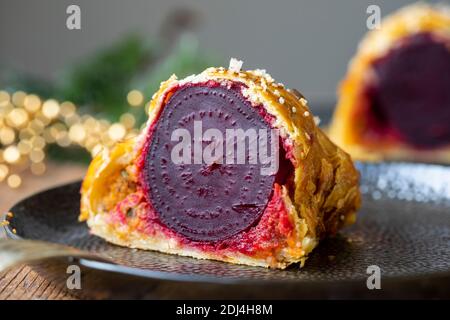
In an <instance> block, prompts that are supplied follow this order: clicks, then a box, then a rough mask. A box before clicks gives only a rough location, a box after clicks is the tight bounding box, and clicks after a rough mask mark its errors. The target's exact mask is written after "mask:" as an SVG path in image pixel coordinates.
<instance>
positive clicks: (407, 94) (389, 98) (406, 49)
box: [368, 33, 450, 148]
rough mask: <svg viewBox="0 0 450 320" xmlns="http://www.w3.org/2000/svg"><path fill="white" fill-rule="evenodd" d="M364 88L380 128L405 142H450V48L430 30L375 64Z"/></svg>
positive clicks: (429, 144) (424, 144)
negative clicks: (392, 132)
mask: <svg viewBox="0 0 450 320" xmlns="http://www.w3.org/2000/svg"><path fill="white" fill-rule="evenodd" d="M373 67H374V71H375V75H376V77H375V78H376V80H375V82H374V83H373V84H372V86H371V88H370V89H369V90H368V94H369V100H370V101H371V113H372V116H373V117H374V119H375V120H376V122H377V123H378V126H380V128H385V129H386V128H388V129H393V131H394V132H396V134H397V135H399V136H400V138H402V139H403V140H404V141H405V142H406V143H408V144H411V145H413V146H416V147H419V148H420V147H424V148H428V147H437V146H440V145H445V144H449V143H450V50H449V44H446V43H444V42H443V41H440V40H438V39H436V38H434V37H433V36H432V35H430V34H426V33H423V34H417V35H414V36H411V37H409V38H407V39H405V40H403V41H402V42H401V43H400V44H399V45H398V46H397V47H396V48H394V49H392V50H390V51H389V53H388V54H387V55H386V56H385V57H383V58H381V59H379V60H378V61H376V62H375V63H374V66H373Z"/></svg>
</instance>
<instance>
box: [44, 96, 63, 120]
mask: <svg viewBox="0 0 450 320" xmlns="http://www.w3.org/2000/svg"><path fill="white" fill-rule="evenodd" d="M59 111H60V106H59V104H58V102H57V101H56V100H53V99H50V100H47V101H45V102H44V104H43V105H42V113H43V114H44V116H45V117H46V118H48V119H54V118H56V117H57V116H58V114H59Z"/></svg>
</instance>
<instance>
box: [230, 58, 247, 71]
mask: <svg viewBox="0 0 450 320" xmlns="http://www.w3.org/2000/svg"><path fill="white" fill-rule="evenodd" d="M243 63H244V62H243V61H242V60H238V59H236V58H231V59H230V66H229V67H228V69H229V70H230V71H232V72H239V71H241V68H242V64H243Z"/></svg>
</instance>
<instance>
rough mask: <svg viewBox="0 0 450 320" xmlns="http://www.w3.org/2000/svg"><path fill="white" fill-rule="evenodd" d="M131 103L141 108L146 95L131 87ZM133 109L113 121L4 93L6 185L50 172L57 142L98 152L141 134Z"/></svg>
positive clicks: (0, 104)
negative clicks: (49, 155)
mask: <svg viewBox="0 0 450 320" xmlns="http://www.w3.org/2000/svg"><path fill="white" fill-rule="evenodd" d="M127 101H128V103H129V105H130V106H132V107H141V106H143V104H144V96H143V94H142V93H141V92H140V91H138V90H131V91H130V92H129V93H128V95H127ZM135 126H136V118H135V116H134V115H133V114H132V113H131V112H127V113H124V114H122V115H121V117H120V121H118V122H114V123H111V122H110V121H108V120H104V119H97V118H95V117H93V116H91V115H81V114H79V113H78V110H77V106H76V105H74V104H73V103H72V102H69V101H64V102H58V101H56V100H54V99H48V100H43V99H41V98H40V97H39V96H37V95H35V94H28V93H26V92H23V91H16V92H13V93H9V92H7V91H3V90H1V91H0V183H6V184H7V185H8V186H9V187H10V188H19V187H20V186H21V185H22V183H23V176H24V175H25V174H26V173H27V172H31V173H32V174H33V175H43V174H44V173H45V172H46V169H47V167H46V157H47V154H46V150H47V147H48V146H49V145H51V144H57V145H58V146H60V147H63V148H66V147H73V146H79V147H82V148H84V149H86V150H87V151H88V152H90V153H91V155H92V156H95V155H96V154H97V153H98V152H99V151H101V150H102V149H103V148H104V147H110V146H112V145H113V144H114V143H116V142H117V141H120V140H123V139H127V138H130V137H132V136H135V135H136V134H137V133H138V129H136V127H135Z"/></svg>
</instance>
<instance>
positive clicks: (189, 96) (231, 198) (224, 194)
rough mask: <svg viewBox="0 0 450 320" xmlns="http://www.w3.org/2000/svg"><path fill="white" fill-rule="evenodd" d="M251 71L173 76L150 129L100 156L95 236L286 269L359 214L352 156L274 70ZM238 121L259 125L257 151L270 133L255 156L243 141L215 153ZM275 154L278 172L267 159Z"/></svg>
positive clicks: (88, 199) (94, 178) (94, 188)
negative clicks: (241, 148)
mask: <svg viewBox="0 0 450 320" xmlns="http://www.w3.org/2000/svg"><path fill="white" fill-rule="evenodd" d="M240 68H241V63H240V62H239V61H237V60H233V59H232V61H231V63H230V68H229V69H225V68H209V69H206V70H205V71H204V72H202V73H201V74H198V75H193V76H190V77H188V78H185V79H182V80H178V79H177V78H176V77H175V76H172V77H171V78H170V79H169V80H167V81H165V82H163V83H162V84H161V87H160V89H159V91H158V92H156V94H155V95H154V96H153V98H152V101H151V103H150V107H149V110H148V111H149V119H148V122H147V125H146V127H145V129H144V130H143V131H142V133H141V134H140V135H139V136H138V137H137V138H135V139H131V140H128V141H124V142H122V143H119V144H117V145H116V146H115V147H114V148H113V149H112V150H105V151H103V152H102V153H101V154H99V155H98V156H97V157H96V158H95V159H94V160H93V161H92V163H91V165H90V167H89V170H88V172H87V175H86V178H85V180H84V183H83V186H82V191H81V192H82V198H81V215H80V220H82V221H87V223H88V225H89V227H90V229H91V231H92V233H93V234H95V235H98V236H100V237H102V238H104V239H106V240H107V241H109V242H112V243H115V244H118V245H121V246H126V247H131V248H139V249H148V250H156V251H160V252H165V253H171V254H178V255H183V256H191V257H195V258H200V259H214V260H220V261H226V262H231V263H237V264H246V265H253V266H264V267H273V268H285V267H286V266H288V265H289V264H291V263H296V262H301V263H303V262H304V261H305V260H306V257H307V255H308V254H309V253H310V252H311V250H313V248H314V247H315V246H316V245H317V244H318V242H319V240H320V239H321V238H323V237H325V236H327V235H333V234H335V233H336V232H337V231H338V229H339V228H341V227H342V226H344V225H346V224H349V223H352V222H353V221H354V220H355V214H356V211H357V209H358V207H359V205H360V193H359V189H358V172H357V171H356V170H355V168H354V166H353V163H352V161H351V159H350V157H349V156H348V155H347V154H346V153H345V152H343V151H342V150H340V149H339V148H337V147H336V146H335V145H334V144H333V143H331V142H330V140H329V139H328V138H327V137H326V136H325V134H324V133H323V132H322V131H321V130H320V129H319V128H318V127H317V126H316V124H315V122H314V119H313V115H312V114H311V111H310V110H309V108H308V106H307V101H306V100H305V99H304V98H303V97H302V96H301V95H300V94H299V93H298V92H297V91H295V90H294V91H291V90H289V89H286V88H284V86H283V85H282V84H280V83H277V82H275V81H274V80H273V79H272V77H271V76H270V75H268V74H267V73H266V72H265V71H264V70H253V71H241V70H240ZM200 129H201V132H200V135H198V134H199V130H200ZM210 129H213V130H211V131H210ZM231 129H233V130H234V129H237V130H239V129H241V130H242V131H244V132H246V133H249V136H247V138H248V140H245V139H244V141H247V142H248V144H244V145H245V146H248V147H249V148H250V146H251V145H252V142H251V141H253V142H254V143H256V140H257V141H258V148H256V149H252V151H255V150H257V152H256V154H254V157H253V158H252V157H250V156H249V157H247V156H245V157H244V158H241V160H244V161H241V162H239V161H237V157H238V154H239V151H237V150H238V147H239V145H238V144H239V140H238V139H234V138H233V139H226V140H225V142H226V145H225V147H224V146H223V145H222V146H221V147H220V148H223V149H222V150H226V152H225V151H223V152H217V153H215V152H214V153H213V152H211V153H208V152H207V151H208V150H209V151H211V146H213V142H215V144H214V148H215V147H217V145H220V144H219V143H218V141H219V139H216V138H217V137H218V136H220V135H221V134H223V135H224V136H226V135H227V134H228V133H229V132H234V133H236V132H238V131H227V130H231ZM252 129H258V130H255V132H258V133H259V134H260V135H259V136H258V137H257V139H256V140H254V139H253V140H252V139H251V137H250V136H251V135H250V133H251V132H253V131H251V130H252ZM196 130H197V131H196ZM214 130H216V131H214ZM217 130H218V131H217ZM249 130H250V131H249ZM242 131H241V133H242ZM208 132H209V134H208ZM265 132H270V134H268V135H267V136H266V140H265V141H263V140H260V137H261V136H263V133H265ZM275 133H277V134H278V136H277V135H275ZM214 134H215V135H216V136H215V137H214V138H212V136H214ZM272 134H274V135H273V136H272ZM174 136H175V139H174ZM180 137H181V138H182V139H181V138H180ZM181 141H184V143H183V144H181ZM230 141H231V142H230ZM268 141H269V142H270V143H269V144H270V146H268V145H269V144H266V143H267V142H268ZM196 143H197V144H196ZM227 143H230V144H227ZM264 145H266V147H267V149H270V148H276V149H270V150H271V151H270V152H267V149H264V148H261V146H264ZM241 146H242V145H241ZM208 147H209V148H210V149H208ZM228 147H230V149H228ZM183 148H187V149H183ZM196 148H200V150H202V149H203V154H202V153H200V157H197V156H198V155H199V154H198V153H196V150H195V149H196ZM214 148H213V149H214ZM220 148H219V149H214V151H217V150H220ZM230 150H235V151H236V154H233V155H231V154H232V153H233V152H229V151H230ZM249 150H250V149H249ZM197 151H198V150H197ZM246 154H248V155H249V154H250V151H249V153H246ZM267 154H270V158H271V159H272V160H275V162H276V165H275V166H273V168H274V169H275V170H272V171H270V170H269V171H264V170H265V169H267V168H268V163H269V162H268V161H258V159H259V160H261V159H262V158H263V157H262V156H263V155H267ZM202 155H203V159H202ZM205 155H213V156H215V158H214V159H212V160H211V159H209V160H208V159H207V158H208V157H205ZM227 156H230V158H227ZM255 158H257V159H256V160H255ZM207 160H208V161H207ZM229 160H230V161H229ZM266 160H267V159H266ZM271 164H272V163H271ZM271 168H272V167H271Z"/></svg>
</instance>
